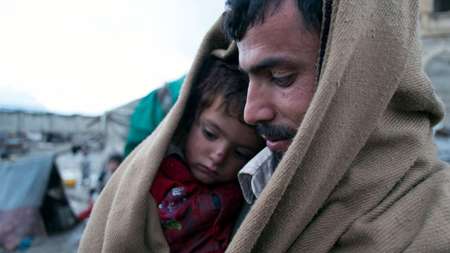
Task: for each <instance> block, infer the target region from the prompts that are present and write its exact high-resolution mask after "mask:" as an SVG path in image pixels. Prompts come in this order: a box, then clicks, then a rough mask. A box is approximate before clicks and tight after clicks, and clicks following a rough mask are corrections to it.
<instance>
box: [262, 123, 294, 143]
mask: <svg viewBox="0 0 450 253" xmlns="http://www.w3.org/2000/svg"><path fill="white" fill-rule="evenodd" d="M256 132H257V133H258V134H259V135H261V136H263V137H264V139H268V140H285V139H292V138H294V136H295V134H296V133H297V130H296V129H292V128H290V127H287V126H283V125H271V124H267V123H257V124H256Z"/></svg>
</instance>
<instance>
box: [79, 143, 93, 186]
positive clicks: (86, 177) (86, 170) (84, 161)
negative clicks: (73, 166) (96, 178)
mask: <svg viewBox="0 0 450 253" xmlns="http://www.w3.org/2000/svg"><path fill="white" fill-rule="evenodd" d="M80 168H81V184H82V185H83V186H90V176H91V160H90V157H89V147H88V146H87V145H83V146H81V161H80Z"/></svg>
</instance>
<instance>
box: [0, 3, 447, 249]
mask: <svg viewBox="0 0 450 253" xmlns="http://www.w3.org/2000/svg"><path fill="white" fill-rule="evenodd" d="M224 3H225V0H165V1H152V0H150V1H144V0H127V1H125V0H95V1H88V0H77V1H69V0H58V1H57V0H41V1H32V0H11V1H0V34H1V39H0V156H1V160H0V252H3V251H5V252H76V248H77V245H78V241H79V239H80V236H81V233H82V231H83V229H84V226H85V223H86V220H87V218H88V217H89V213H90V210H91V208H92V205H93V203H94V202H95V199H96V198H97V196H98V194H99V193H100V191H101V189H102V188H103V186H104V185H105V184H106V182H107V181H108V179H109V177H110V176H111V175H112V173H114V170H115V169H116V168H117V166H118V164H120V162H121V161H122V159H123V158H124V157H125V156H126V155H127V154H128V153H129V152H131V151H132V150H133V148H134V147H136V145H138V144H139V143H140V142H141V141H142V140H143V139H144V138H145V137H146V136H147V135H148V134H150V133H151V131H152V130H153V129H154V128H155V127H156V126H157V124H158V123H159V121H160V120H161V119H162V118H163V117H164V115H165V114H166V113H167V111H168V110H169V109H170V107H171V106H172V105H173V103H174V102H175V101H176V99H177V97H178V94H179V89H180V87H181V84H182V81H183V78H184V74H185V73H186V72H187V71H188V69H189V67H190V64H191V62H192V60H193V58H194V56H195V53H196V51H197V48H198V47H199V45H200V42H201V39H202V37H203V35H204V34H205V33H206V31H207V30H208V29H209V27H210V26H211V25H212V24H213V23H214V21H215V20H216V19H217V17H218V16H219V15H220V13H222V11H223V10H224ZM420 27H421V29H420V37H421V40H422V43H423V68H424V70H425V71H426V73H427V74H428V76H429V77H430V79H431V80H432V82H433V86H434V88H435V91H436V93H437V94H438V95H439V96H440V97H441V98H442V101H443V103H444V104H445V106H446V111H447V112H449V111H450V1H449V0H420ZM435 140H436V143H437V146H438V149H439V156H440V157H441V158H442V159H443V160H446V161H449V162H450V117H449V116H448V115H446V117H445V119H444V121H443V122H442V123H440V124H439V125H438V126H437V127H436V128H435Z"/></svg>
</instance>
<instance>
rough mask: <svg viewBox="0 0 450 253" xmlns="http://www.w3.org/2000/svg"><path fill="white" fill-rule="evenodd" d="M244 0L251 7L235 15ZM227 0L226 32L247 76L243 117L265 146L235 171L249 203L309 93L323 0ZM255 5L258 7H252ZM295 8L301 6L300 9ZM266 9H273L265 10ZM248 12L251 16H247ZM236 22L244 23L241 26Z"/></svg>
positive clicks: (313, 86)
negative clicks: (247, 85) (252, 126)
mask: <svg viewBox="0 0 450 253" xmlns="http://www.w3.org/2000/svg"><path fill="white" fill-rule="evenodd" d="M247 2H248V4H250V5H252V6H248V9H252V10H253V11H254V13H250V14H249V15H248V17H238V18H234V16H233V15H234V13H235V12H241V11H245V9H242V8H245V7H243V6H242V5H243V4H244V3H247ZM228 4H229V6H230V7H231V8H232V9H231V10H230V11H229V12H228V15H227V16H226V19H225V24H227V25H228V26H227V27H226V32H228V35H229V36H230V37H233V39H235V40H237V41H238V42H237V46H238V48H239V61H240V66H241V68H242V69H243V70H244V71H246V72H247V73H248V75H249V78H250V84H249V90H248V96H247V103H246V106H245V114H244V119H245V121H247V123H249V124H253V125H256V126H257V130H258V132H259V133H260V134H261V136H263V138H264V139H265V140H266V145H267V148H268V149H269V150H270V151H269V150H268V149H266V150H264V151H263V152H262V153H261V154H260V155H259V156H257V157H256V158H255V159H254V161H253V162H252V163H250V164H249V165H248V166H246V167H245V168H244V169H243V170H242V171H241V172H240V175H239V180H240V183H241V186H242V190H243V192H244V196H245V198H246V200H247V202H248V203H249V204H251V203H252V202H253V201H254V199H255V198H257V197H258V196H259V194H260V193H261V191H262V190H263V188H264V186H265V184H267V181H268V180H269V179H270V177H271V175H272V173H273V170H274V167H275V166H276V165H277V164H278V162H279V160H280V159H281V157H282V155H283V153H284V152H286V150H287V149H288V147H289V145H290V143H291V142H292V139H293V138H294V136H295V133H296V131H297V128H298V127H299V126H300V123H301V121H302V119H303V116H304V114H305V113H306V111H307V109H308V106H309V103H310V102H311V99H312V97H313V95H314V92H315V89H316V77H317V66H316V61H317V58H318V53H319V46H320V38H319V37H320V21H321V19H322V2H321V1H317V0H305V1H298V3H297V2H296V1H279V0H278V1H229V2H228ZM297 4H298V7H297ZM258 5H259V9H255V8H252V7H256V6H258ZM263 6H267V7H266V8H267V9H263ZM299 8H301V9H302V10H303V9H305V11H302V12H299V11H298V10H299ZM271 11H273V12H274V13H273V14H272V15H266V12H271ZM303 12H304V13H305V15H302V13H303ZM250 16H251V17H253V20H249V18H250ZM233 18H234V19H235V20H233ZM240 23H245V24H247V26H248V27H247V28H246V29H245V28H244V27H243V26H242V25H240ZM242 28H244V29H242ZM239 29H241V30H239ZM261 161H265V162H263V164H264V165H263V166H254V165H253V164H255V163H256V164H259V163H261ZM252 189H254V191H253V192H252Z"/></svg>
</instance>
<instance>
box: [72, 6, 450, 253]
mask: <svg viewBox="0 0 450 253" xmlns="http://www.w3.org/2000/svg"><path fill="white" fill-rule="evenodd" d="M324 6H325V10H324V14H325V15H324V22H323V29H322V36H321V38H322V47H321V50H322V51H321V53H320V55H321V58H320V59H318V66H319V68H320V69H319V71H318V72H319V74H318V79H317V88H316V93H315V95H314V97H313V100H312V102H311V104H310V106H309V108H308V111H307V113H306V115H305V116H304V119H303V122H302V124H301V125H300V127H299V129H298V132H297V135H296V136H295V138H294V141H293V143H292V144H291V146H290V147H289V149H288V150H287V152H286V154H285V155H284V157H283V159H282V160H281V162H280V163H279V165H278V166H277V168H276V169H275V172H274V174H273V176H272V178H271V180H270V181H269V183H268V185H267V186H266V188H265V189H264V191H263V192H262V194H261V195H260V197H259V198H258V199H257V200H256V202H255V203H254V204H253V206H252V208H251V209H250V211H249V212H248V214H247V216H246V217H245V219H244V220H243V222H242V224H241V225H240V227H239V229H238V230H237V232H236V234H235V235H234V237H233V239H232V241H231V242H230V244H229V246H228V249H227V252H313V253H316V252H450V170H449V169H448V165H447V164H446V163H443V162H441V161H439V160H438V159H437V158H436V157H437V155H436V153H437V151H436V146H435V145H434V144H433V132H432V127H433V126H434V125H435V124H437V122H439V121H440V120H441V118H442V117H443V109H442V105H441V104H440V102H439V99H438V98H437V97H436V95H435V94H434V92H433V89H432V85H431V83H430V81H429V79H428V78H427V77H426V75H425V74H424V72H423V70H422V66H421V51H420V50H421V49H420V43H419V39H418V30H417V23H418V22H417V19H418V0H395V1H391V0H377V1H344V0H334V1H330V0H324ZM220 27H221V19H219V20H218V21H217V23H216V24H215V25H214V26H213V27H212V29H211V30H210V31H209V32H208V34H207V35H206V37H205V39H204V41H203V43H202V45H201V47H200V50H199V52H198V54H197V57H196V59H195V61H194V63H193V66H192V69H191V70H190V72H189V74H188V75H187V77H186V80H185V83H184V85H183V89H182V92H181V96H180V99H179V100H178V101H177V103H176V104H175V106H174V108H173V109H172V110H171V111H170V112H169V114H168V116H167V117H166V118H165V119H164V121H163V122H162V124H161V125H160V126H159V127H158V128H157V130H156V131H155V132H154V133H153V134H152V135H151V136H150V137H149V138H147V139H146V140H145V141H144V142H143V143H142V144H141V145H140V146H139V147H138V148H137V149H136V150H135V151H134V152H133V153H132V154H131V155H130V156H129V157H128V158H127V159H126V160H125V162H124V163H123V164H122V166H121V167H120V168H119V171H118V173H116V174H115V175H114V176H113V178H112V180H111V182H110V183H109V184H108V185H107V187H106V189H105V191H104V192H103V193H102V195H101V196H100V199H99V201H98V202H97V203H96V205H95V207H94V212H93V214H92V216H91V218H90V220H89V223H88V225H87V229H86V231H85V233H84V235H83V238H82V241H81V247H80V252H107V253H122V252H123V253H125V252H168V246H167V243H166V241H165V240H164V236H163V234H162V231H161V227H160V224H159V220H158V219H157V217H158V213H157V210H156V207H155V202H154V200H153V199H151V198H149V197H148V192H147V189H149V187H150V185H151V183H152V180H153V177H154V175H155V174H156V170H157V168H158V167H159V163H160V162H161V160H162V158H163V156H164V153H165V150H166V149H167V147H168V144H169V142H170V140H171V137H172V135H173V134H174V131H175V128H176V126H177V125H178V121H179V119H180V116H181V114H182V112H183V110H184V109H188V108H184V107H185V105H186V100H187V97H188V96H189V90H190V89H191V87H192V85H194V84H195V78H196V76H197V75H198V71H199V66H200V65H201V63H202V62H203V61H204V59H205V57H207V56H208V55H210V54H211V53H213V54H215V55H217V56H222V57H236V53H237V52H236V46H235V44H233V43H230V42H229V41H228V40H227V39H226V38H225V36H224V35H223V34H222V32H221V29H220Z"/></svg>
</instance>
